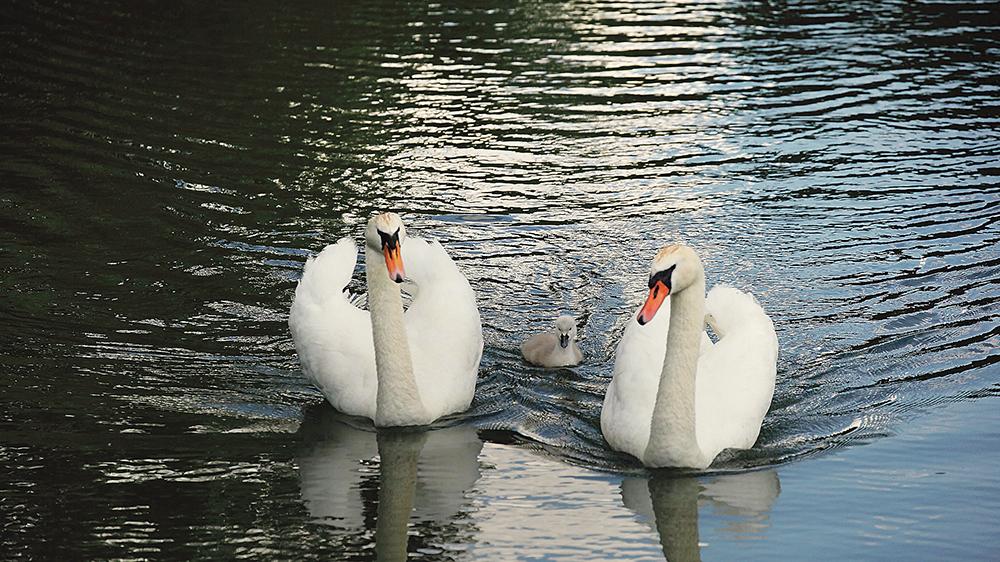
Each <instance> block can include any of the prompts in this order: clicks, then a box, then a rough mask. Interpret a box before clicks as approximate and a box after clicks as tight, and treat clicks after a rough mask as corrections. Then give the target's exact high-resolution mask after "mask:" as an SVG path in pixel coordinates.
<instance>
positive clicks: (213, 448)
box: [0, 0, 1000, 560]
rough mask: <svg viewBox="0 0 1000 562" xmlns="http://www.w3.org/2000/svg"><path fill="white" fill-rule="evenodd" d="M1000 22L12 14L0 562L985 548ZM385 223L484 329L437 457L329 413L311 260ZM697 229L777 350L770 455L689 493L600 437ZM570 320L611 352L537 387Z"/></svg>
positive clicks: (589, 349)
mask: <svg viewBox="0 0 1000 562" xmlns="http://www.w3.org/2000/svg"><path fill="white" fill-rule="evenodd" d="M995 16H996V7H995V6H993V5H992V4H988V3H976V2H958V3H948V4H935V3H918V4H912V3H898V2H886V3H881V4H878V5H875V6H870V5H855V4H850V3H838V2H832V3H831V2H812V1H810V2H805V3H797V4H794V5H785V4H773V3H749V4H748V3H737V2H709V3H702V2H698V3H685V2H658V1H650V2H637V3H631V2H630V3H623V2H613V1H584V2H540V3H539V2H532V3H520V4H513V5H508V4H500V3H489V2H487V3H485V4H483V3H476V4H467V3H464V2H444V3H438V4H431V5H417V4H405V5H398V4H396V3H382V2H375V3H364V4H359V5H343V6H337V7H336V8H331V6H330V5H328V4H326V3H313V2H304V3H300V4H298V5H296V6H295V7H294V8H289V7H284V6H277V5H276V4H274V3H272V2H270V1H267V0H263V1H254V2H242V3H227V2H223V3H216V4H211V5H208V4H203V3H194V2H180V3H174V4H171V5H169V6H167V5H163V6H160V5H156V4H148V5H144V6H141V7H140V6H136V5H132V4H127V3H123V2H118V1H117V0H92V1H89V2H79V3H73V4H72V5H59V4H55V5H40V4H37V3H29V2H22V1H21V0H16V1H15V2H13V3H12V4H11V5H10V6H9V9H7V10H6V12H5V17H4V23H3V25H2V26H0V27H2V30H0V50H2V51H3V52H4V53H5V56H4V57H0V76H2V77H3V80H2V83H3V87H2V88H0V97H2V99H3V103H0V123H2V125H3V130H4V131H5V134H4V135H2V136H0V156H2V158H0V202H2V204H0V224H2V228H0V292H2V293H3V294H5V295H9V296H10V298H9V299H7V300H6V301H5V303H4V304H3V305H0V367H2V368H3V371H4V373H5V377H6V378H5V381H7V385H6V387H5V391H4V393H3V397H2V398H0V400H2V401H3V407H0V497H2V498H4V501H0V515H2V516H3V517H2V518H0V519H2V520H3V521H4V522H3V533H2V538H0V552H11V553H13V555H12V556H24V557H29V558H30V557H34V558H46V559H51V558H68V559H78V558H126V557H141V556H146V555H148V556H163V557H172V558H183V559H190V558H192V557H199V556H201V557H212V558H232V557H263V556H274V557H284V558H302V557H309V556H314V557H329V556H330V555H336V556H337V557H339V558H344V559H359V560H367V559H372V558H374V557H375V556H376V554H378V553H379V548H382V546H384V547H385V548H390V547H396V550H394V551H392V552H389V551H386V555H387V556H392V555H399V554H400V552H399V551H398V549H399V548H400V547H401V546H402V545H403V543H402V541H401V539H399V537H400V536H401V535H400V531H401V530H402V529H404V528H406V529H408V530H407V531H406V532H407V533H408V535H407V536H409V539H408V541H409V543H408V545H407V548H409V550H410V555H412V556H414V557H422V558H424V559H440V558H466V559H471V558H514V557H528V556H530V555H531V554H530V553H532V552H538V553H542V554H545V553H547V554H548V555H549V556H551V557H557V556H560V555H565V556H567V557H572V558H587V557H592V558H600V557H601V556H604V557H605V558H622V557H628V556H634V557H637V558H643V557H649V558H654V559H655V558H659V557H662V556H663V549H666V550H667V551H668V554H669V552H670V549H678V551H679V553H680V557H681V558H685V557H688V555H691V556H694V555H695V554H696V553H697V550H698V548H700V551H701V552H702V553H703V554H705V555H706V556H708V555H713V554H715V555H719V554H716V553H721V556H723V557H737V556H741V555H743V554H747V553H752V554H758V555H762V556H764V555H775V554H779V555H780V554H782V553H783V552H784V553H787V552H788V550H783V549H782V547H786V548H787V547H789V546H791V547H793V548H800V549H806V551H808V552H815V553H816V554H818V555H822V554H831V553H836V554H837V555H839V556H840V557H851V556H853V557H856V556H857V554H858V553H859V552H865V553H871V552H882V551H883V550H884V551H886V553H887V554H889V553H888V550H887V548H888V547H887V546H886V545H890V546H896V547H897V548H898V549H899V550H896V551H894V552H892V554H893V555H897V556H898V555H899V554H907V553H908V554H911V556H912V555H914V554H915V555H917V556H918V557H924V556H928V555H933V554H942V555H947V556H948V557H969V556H970V555H973V556H974V555H982V554H983V553H984V552H988V551H987V550H982V549H983V548H986V547H988V546H990V545H995V541H996V538H995V536H993V535H995V533H992V527H987V526H988V525H989V523H988V522H990V521H994V520H995V519H996V514H997V513H998V511H1000V509H998V507H997V501H996V500H997V498H998V497H1000V494H998V493H997V489H998V485H997V483H996V480H995V478H994V477H993V474H994V472H995V471H992V470H990V471H988V472H987V471H986V470H985V469H980V470H976V469H975V468H969V467H977V466H979V467H982V466H986V465H991V463H990V462H986V461H984V460H982V459H988V458H991V457H990V453H989V451H992V450H998V449H1000V447H997V446H996V443H995V436H993V435H992V434H990V433H988V432H986V433H984V430H983V428H984V427H989V424H986V423H975V422H976V420H978V419H980V418H982V419H992V417H991V414H989V412H986V413H984V412H983V410H990V405H991V404H992V402H993V401H994V400H995V398H996V396H997V394H998V392H1000V379H998V372H997V359H998V355H997V354H996V348H997V344H998V343H1000V342H998V329H997V316H996V310H995V308H996V302H997V298H998V297H1000V294H998V292H997V287H998V285H997V283H996V280H997V279H998V278H1000V255H998V252H997V248H998V242H1000V231H998V229H997V220H996V219H997V206H998V204H1000V200H998V195H1000V184H998V182H997V175H998V174H997V167H996V164H995V163H996V161H997V159H998V157H1000V135H998V133H997V127H996V116H997V114H998V105H997V99H1000V98H998V97H997V93H998V89H997V86H996V83H997V80H996V78H997V74H998V67H997V64H996V60H997V56H996V55H997V52H998V50H997V49H998V45H997V40H996V33H995V29H994V27H991V24H990V22H991V21H993V20H995V19H996V18H995ZM376 209H393V210H396V211H399V212H401V213H402V214H403V215H404V217H405V218H406V220H407V221H408V224H409V225H410V230H411V231H412V232H414V233H415V234H419V235H425V236H429V237H434V238H438V239H440V240H441V241H442V243H443V244H444V245H445V246H446V247H447V248H448V249H449V251H450V252H451V253H452V255H453V256H454V257H455V259H456V261H457V262H458V263H459V264H460V267H461V268H462V269H463V271H464V272H465V273H466V275H467V276H468V277H469V279H470V281H471V283H472V285H473V287H474V288H475V290H476V291H477V294H478V295H479V299H480V301H479V303H480V308H481V313H482V317H483V322H484V330H485V339H486V350H485V355H484V358H483V365H482V373H481V378H480V384H479V387H478V389H477V397H476V400H475V402H474V404H473V407H472V409H471V411H470V412H468V413H467V414H464V415H462V416H459V417H457V418H455V419H452V420H448V421H447V422H446V423H445V424H444V425H446V426H447V427H443V428H437V429H435V430H433V431H431V432H429V433H426V434H418V435H417V436H413V439H412V440H410V439H404V438H402V437H400V436H399V435H390V434H386V436H385V437H384V438H383V437H380V436H378V435H376V433H375V432H373V431H371V430H370V428H368V427H366V426H363V425H362V426H360V427H357V425H358V424H357V422H356V421H352V420H344V419H342V417H339V416H337V415H335V414H333V413H332V412H329V411H324V409H323V407H322V406H321V404H322V400H321V397H320V396H319V394H318V392H317V391H316V390H315V389H313V388H311V387H310V386H309V385H308V384H307V383H306V382H305V381H304V380H303V378H302V376H301V373H300V372H299V369H298V365H297V362H296V358H295V354H294V349H293V347H292V345H291V341H290V338H289V336H288V333H287V326H286V323H285V318H286V312H287V307H288V304H289V300H290V296H291V292H292V290H293V287H294V284H295V281H296V279H297V278H298V276H299V274H300V272H301V268H302V264H303V263H304V261H305V259H306V257H307V256H308V255H310V254H311V253H315V252H317V251H318V250H319V249H321V248H322V247H323V245H325V244H327V243H329V242H332V241H334V240H336V239H337V238H339V237H340V236H354V237H358V236H359V234H360V227H361V225H362V224H363V223H364V222H365V220H366V219H367V217H368V215H369V214H370V213H371V212H372V211H374V210H376ZM676 239H683V240H686V241H687V242H688V243H690V244H692V245H693V246H694V247H695V248H697V249H698V251H699V252H700V254H701V255H702V256H703V258H704V260H705V264H706V268H707V275H708V280H709V283H710V284H714V283H720V282H721V283H728V284H732V285H735V286H737V287H740V288H744V289H748V290H750V291H752V292H753V293H754V294H755V295H756V296H757V298H758V299H759V300H760V301H761V302H762V304H763V305H764V307H765V309H766V310H767V311H768V312H769V313H770V314H771V316H772V318H774V320H775V324H776V326H777V329H778V331H779V334H778V335H779V339H780V343H781V356H780V363H779V377H778V383H777V388H776V393H775V399H774V404H773V407H772V410H771V412H770V413H769V415H768V417H767V419H766V420H765V423H764V427H763V429H762V433H761V439H760V442H759V443H758V446H757V447H755V448H754V449H753V450H751V451H745V452H736V453H733V454H730V455H727V456H726V457H724V458H722V459H720V461H719V463H717V465H716V466H715V467H713V471H712V472H711V473H709V474H705V475H698V476H694V477H692V476H690V475H685V474H678V473H670V472H668V473H665V474H653V475H651V474H650V473H648V472H646V471H644V470H643V469H642V468H641V467H639V466H638V465H637V464H636V463H635V461H634V460H632V459H629V458H627V457H625V456H624V455H617V454H614V453H612V452H610V451H609V450H608V448H607V445H606V443H604V440H603V438H602V437H601V435H600V432H599V429H598V428H599V425H598V416H599V407H600V401H601V398H602V396H603V392H604V388H605V387H606V385H607V383H608V380H609V377H610V373H611V366H612V363H613V353H614V348H615V345H616V344H617V341H618V338H619V335H620V334H621V332H622V329H623V327H624V324H625V322H627V321H628V316H629V313H630V312H631V311H632V310H633V308H634V307H635V305H636V304H637V301H638V300H639V299H640V298H641V296H642V288H643V284H644V280H643V272H644V271H646V269H647V267H648V260H649V256H650V255H652V253H653V252H654V251H655V250H656V248H658V247H659V246H660V245H662V244H663V243H665V242H669V241H674V240H676ZM361 279H362V277H361V276H360V275H359V276H358V278H357V279H356V281H357V282H358V283H360V281H361ZM355 288H357V287H355ZM560 310H564V311H570V312H573V313H575V314H576V315H577V316H578V318H579V319H580V321H581V323H582V326H581V330H580V334H581V337H582V340H581V346H582V348H583V351H584V352H585V354H586V356H587V358H588V359H587V362H586V363H585V364H584V365H582V366H581V367H579V368H577V369H573V370H551V371H546V370H539V369H534V368H531V367H528V366H526V365H524V364H523V363H522V362H521V360H520V358H519V356H518V352H517V344H518V343H519V342H520V341H521V340H522V339H523V338H524V337H525V336H526V335H528V334H530V333H533V332H535V331H537V330H538V329H541V328H543V327H544V326H545V325H547V323H548V322H550V321H551V318H552V317H553V316H554V315H555V314H556V313H557V312H558V311H560ZM978 404H986V406H982V407H979V409H978V410H976V409H975V407H976V405H978ZM953 409H956V410H953ZM327 410H328V409H327ZM952 411H958V412H961V414H960V415H957V418H958V420H957V421H955V420H952V419H951V417H950V416H951V414H949V413H948V412H952ZM994 417H995V416H994ZM943 420H948V423H947V424H944V421H943ZM942 424H944V425H942ZM938 427H944V428H945V430H946V432H947V433H946V434H945V435H944V436H939V435H937V434H935V433H933V431H931V429H933V428H938ZM928 428H931V429H928ZM927 442H933V443H936V444H937V447H938V449H939V450H935V451H933V452H928V450H926V449H925V444H926V443H927ZM862 445H863V446H862ZM387 448H389V449H394V450H396V452H394V453H392V454H391V455H389V456H390V457H391V458H393V459H396V460H398V461H399V462H393V463H386V462H385V461H386V458H387V455H385V454H384V451H380V449H387ZM969 450H976V451H981V453H980V454H979V455H978V457H981V459H980V460H976V458H970V457H968V456H967V453H968V451H969ZM338 451H341V452H342V453H338ZM344 451H351V452H349V453H348V452H344ZM380 453H382V454H380ZM338 455H340V456H338ZM935 459H945V460H948V461H949V462H946V463H944V464H942V465H937V464H935V463H936V462H937V461H936V460H935ZM953 459H954V460H953ZM958 459H963V460H958ZM446 460H447V461H448V462H447V463H445V464H441V463H443V462H444V461H446ZM992 465H995V463H992ZM930 466H933V469H931V468H928V467H930ZM815 467H822V468H815ZM862 468H864V470H861V469H862ZM383 469H384V471H383ZM414 470H415V472H414ZM831 471H832V472H831ZM939 473H941V474H939ZM414 474H415V476H414ZM779 474H780V480H781V486H780V489H781V490H782V492H781V494H780V495H779V494H778V493H777V491H778V488H779V486H778V479H779ZM831 474H836V475H834V476H831ZM837 475H847V476H837ZM887 475H889V476H887ZM953 475H960V477H958V476H953ZM396 481H398V482H402V483H403V484H400V485H392V486H390V485H389V484H390V483H391V482H396ZM897 481H898V482H901V484H899V488H892V486H893V485H895V483H896V482H897ZM979 482H983V483H984V484H982V486H983V488H982V489H975V490H971V491H970V486H972V487H973V488H974V487H975V486H978V485H979V484H970V483H979ZM907 486H910V487H912V489H914V490H931V491H934V492H935V495H934V497H944V496H945V493H943V492H942V490H956V491H954V492H948V493H949V494H952V495H951V496H948V497H949V498H954V499H955V500H956V501H959V500H964V501H962V502H959V503H966V504H968V505H967V506H966V507H965V509H966V510H967V511H969V512H974V513H976V514H977V515H978V517H966V516H965V515H964V514H963V512H962V511H961V510H953V509H951V508H950V507H949V506H948V505H944V504H943V503H942V502H943V501H944V500H939V501H936V502H934V501H932V502H931V503H930V504H928V503H927V502H925V501H924V500H923V499H921V497H920V494H917V493H914V494H912V495H907V494H905V493H898V492H900V490H903V491H904V492H905V491H906V490H909V489H911V488H907ZM410 488H412V494H411V493H410V492H408V491H407V490H409V489H410ZM394 489H395V490H400V492H398V493H397V492H393V494H392V495H391V497H390V500H391V501H381V499H380V497H379V494H380V492H381V491H382V490H385V493H386V494H389V493H390V492H391V491H392V490H394ZM886 489H893V490H894V491H895V492H897V495H896V496H894V497H895V498H899V499H893V498H887V497H884V494H883V493H884V492H885V490H886ZM741 494H744V495H741ZM411 496H412V502H413V507H414V510H413V511H412V514H411V517H409V518H406V520H407V521H408V522H407V523H406V525H405V526H404V525H403V521H404V518H403V517H402V516H400V515H399V513H402V512H403V511H406V509H405V507H406V502H407V501H410V500H407V499H406V498H410V497H411ZM894 502H897V503H894ZM390 504H391V505H392V506H397V507H398V508H399V510H400V511H399V513H397V514H396V516H395V517H393V516H392V515H391V514H392V512H393V510H392V509H389V506H390ZM873 506H874V507H873ZM881 506H885V509H884V510H878V509H877V508H880V507H881ZM380 509H381V510H388V512H389V514H390V515H389V516H386V517H382V518H380V517H379V510H380ZM845 512H849V513H851V514H852V515H851V516H850V517H848V518H846V519H845V520H841V519H838V517H839V516H838V515H836V514H837V513H845ZM664 514H667V515H664ZM380 519H381V520H382V521H383V522H384V523H386V525H383V526H382V527H381V528H380V527H379V520H380ZM389 523H392V524H389ZM962 534H967V535H968V536H970V537H976V538H977V541H970V542H968V543H962V544H956V541H955V540H954V539H953V537H955V536H959V535H962ZM379 536H385V537H390V538H387V539H386V541H378V540H377V538H378V537H379ZM391 537H396V539H391ZM789 537H796V539H790V538H789ZM799 537H800V538H799ZM991 537H992V542H991V540H990V539H991ZM743 539H752V540H743ZM796 540H798V541H799V542H796ZM904 540H905V541H911V542H905V543H904V544H893V543H894V541H904ZM376 543H379V545H380V546H379V547H378V548H376ZM812 544H822V545H824V546H825V547H826V548H827V550H818V551H817V550H815V549H813V548H811V547H810V545H812ZM699 545H700V546H699ZM734 545H735V546H734ZM907 545H916V546H912V549H911V546H907ZM879 548H882V550H879ZM908 549H909V550H908ZM526 553H527V554H526ZM727 555H728V556H727Z"/></svg>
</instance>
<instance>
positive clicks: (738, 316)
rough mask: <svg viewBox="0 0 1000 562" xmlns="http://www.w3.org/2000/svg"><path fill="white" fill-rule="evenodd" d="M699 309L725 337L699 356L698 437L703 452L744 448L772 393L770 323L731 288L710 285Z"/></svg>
mask: <svg viewBox="0 0 1000 562" xmlns="http://www.w3.org/2000/svg"><path fill="white" fill-rule="evenodd" d="M705 308H706V312H708V313H709V314H711V315H712V316H713V317H714V319H715V322H716V323H717V324H718V325H719V326H720V328H721V329H720V330H719V331H720V332H722V333H724V334H725V335H724V336H722V337H721V338H720V339H719V341H718V342H717V343H716V344H715V345H714V346H713V347H712V348H711V350H709V351H708V352H707V353H703V354H702V356H701V357H700V358H699V362H698V383H697V384H698V387H697V388H698V390H697V392H698V405H697V408H698V410H697V411H698V415H699V416H701V417H702V419H704V420H705V422H706V423H705V424H703V425H702V424H700V423H699V433H698V441H699V443H700V444H701V445H702V448H703V449H706V450H710V449H718V450H721V448H726V447H737V448H749V447H751V446H753V443H754V442H755V441H756V439H757V435H758V433H759V431H760V424H761V420H763V418H764V415H765V414H766V413H767V410H768V408H769V407H770V405H771V398H772V395H773V393H774V380H775V373H776V362H777V354H778V340H777V336H776V335H775V332H774V324H773V323H772V322H771V319H770V318H769V317H768V316H767V314H766V313H765V312H764V310H763V309H762V308H761V307H760V305H759V304H757V301H756V300H755V299H754V298H753V296H752V295H750V294H747V293H744V292H743V291H740V290H738V289H734V288H732V287H722V286H717V287H714V288H713V289H712V290H711V291H710V292H709V294H708V298H707V299H706V300H705ZM703 428H713V429H712V431H704V430H703Z"/></svg>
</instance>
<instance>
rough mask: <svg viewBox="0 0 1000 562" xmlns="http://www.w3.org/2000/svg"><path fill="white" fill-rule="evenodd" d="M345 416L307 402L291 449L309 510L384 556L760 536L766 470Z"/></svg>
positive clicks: (695, 545)
mask: <svg viewBox="0 0 1000 562" xmlns="http://www.w3.org/2000/svg"><path fill="white" fill-rule="evenodd" d="M351 423H352V421H351V420H350V419H349V418H346V417H344V416H342V415H340V414H337V413H336V412H334V411H333V410H332V409H330V408H329V407H326V406H325V405H324V406H320V407H317V408H314V409H312V410H311V411H308V412H307V415H306V419H305V421H304V422H303V424H302V429H301V430H300V436H301V437H303V445H302V448H301V450H300V454H299V455H298V457H297V459H296V460H297V464H298V466H299V477H300V491H301V494H302V500H303V503H304V504H305V506H306V509H307V510H308V513H309V515H310V517H311V518H312V519H313V520H314V521H316V522H319V523H322V524H324V525H327V526H330V527H332V528H336V529H339V530H340V531H338V532H344V531H346V532H347V533H348V534H351V535H354V536H355V537H357V539H358V540H360V541H361V542H362V543H363V544H367V545H369V547H373V548H374V551H375V554H376V555H377V556H378V557H379V558H380V559H386V560H402V559H405V558H406V557H407V554H406V553H407V551H409V553H410V556H418V557H421V556H427V555H430V554H431V553H434V555H432V556H431V557H432V558H433V557H434V556H436V555H444V556H445V557H454V556H457V557H459V558H464V557H466V556H467V555H471V556H472V558H475V559H512V558H521V557H524V556H525V555H529V554H530V556H532V557H547V556H549V557H551V556H557V557H563V556H565V557H571V558H572V559H576V560H583V559H607V558H619V557H628V558H632V559H658V558H660V557H661V556H666V557H667V558H668V559H671V560H673V559H697V558H699V557H700V554H701V551H702V549H704V548H706V547H708V548H710V546H711V542H712V538H711V537H712V536H713V534H714V533H721V534H722V535H723V536H722V537H719V538H722V539H725V540H727V541H728V540H739V539H748V538H763V537H765V536H766V533H767V531H768V529H769V517H770V515H769V514H770V510H771V508H772V506H773V505H774V503H775V501H776V500H777V498H778V495H779V493H780V484H779V480H778V474H777V472H776V471H774V470H764V471H757V472H749V473H741V474H718V475H712V476H702V477H692V476H683V475H678V474H677V473H671V472H661V473H657V474H654V475H653V476H652V477H649V478H645V477H626V478H624V479H623V478H622V477H620V476H614V475H609V474H603V473H597V472H593V471H590V470H587V469H585V468H580V467H576V466H573V465H570V464H567V463H564V462H560V461H558V460H555V459H553V458H551V457H548V456H547V455H544V454H540V453H538V452H536V451H534V450H531V449H528V448H525V447H521V446H511V445H503V444H497V443H491V442H487V443H486V444H485V446H484V443H483V441H481V440H480V438H479V437H478V435H477V433H476V430H475V428H474V427H472V426H469V425H459V426H454V427H447V428H441V429H432V430H429V431H422V430H388V431H386V430H382V431H379V432H377V433H376V432H374V431H372V430H370V429H367V428H357V427H352V425H351ZM708 521H711V523H710V524H707V525H706V522H708ZM699 528H701V529H700V532H699ZM706 529H707V530H706ZM525 545H531V546H530V552H528V551H526V550H525ZM470 549H471V551H470ZM462 551H465V552H464V553H463V552H462Z"/></svg>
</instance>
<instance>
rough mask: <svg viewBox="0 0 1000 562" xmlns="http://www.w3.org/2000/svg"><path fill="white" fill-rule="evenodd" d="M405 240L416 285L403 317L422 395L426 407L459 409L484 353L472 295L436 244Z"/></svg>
mask: <svg viewBox="0 0 1000 562" xmlns="http://www.w3.org/2000/svg"><path fill="white" fill-rule="evenodd" d="M405 244H406V245H404V247H403V254H404V260H406V259H409V260H410V261H409V262H408V263H407V266H406V267H407V273H408V274H410V275H411V277H412V278H413V281H414V282H415V283H416V290H415V291H414V295H413V300H412V301H411V303H410V307H409V309H408V310H407V311H406V314H405V315H404V319H405V323H406V333H407V338H408V339H409V342H410V352H411V357H412V360H413V371H414V374H415V375H416V378H417V383H418V385H420V390H421V399H422V400H423V401H424V405H425V406H426V407H427V408H428V409H429V410H430V411H435V412H436V411H440V412H445V413H451V412H456V411H461V410H464V409H466V408H468V406H469V403H470V402H471V400H472V395H473V393H474V392H475V387H476V378H477V375H478V372H479V361H480V359H481V358H482V353H483V329H482V324H481V322H480V318H479V308H478V306H477V305H476V295H475V293H474V292H473V290H472V287H471V286H470V285H469V281H468V279H466V278H465V275H463V274H462V272H461V271H460V270H459V269H458V267H457V266H456V265H455V263H454V262H453V261H452V259H451V257H450V256H449V255H448V253H447V252H446V251H445V250H444V248H443V247H442V246H441V244H439V243H437V242H435V241H429V242H428V241H425V240H423V239H420V238H414V237H409V238H407V241H406V243H405ZM405 256H409V258H407V257H405ZM411 265H412V267H411Z"/></svg>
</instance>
